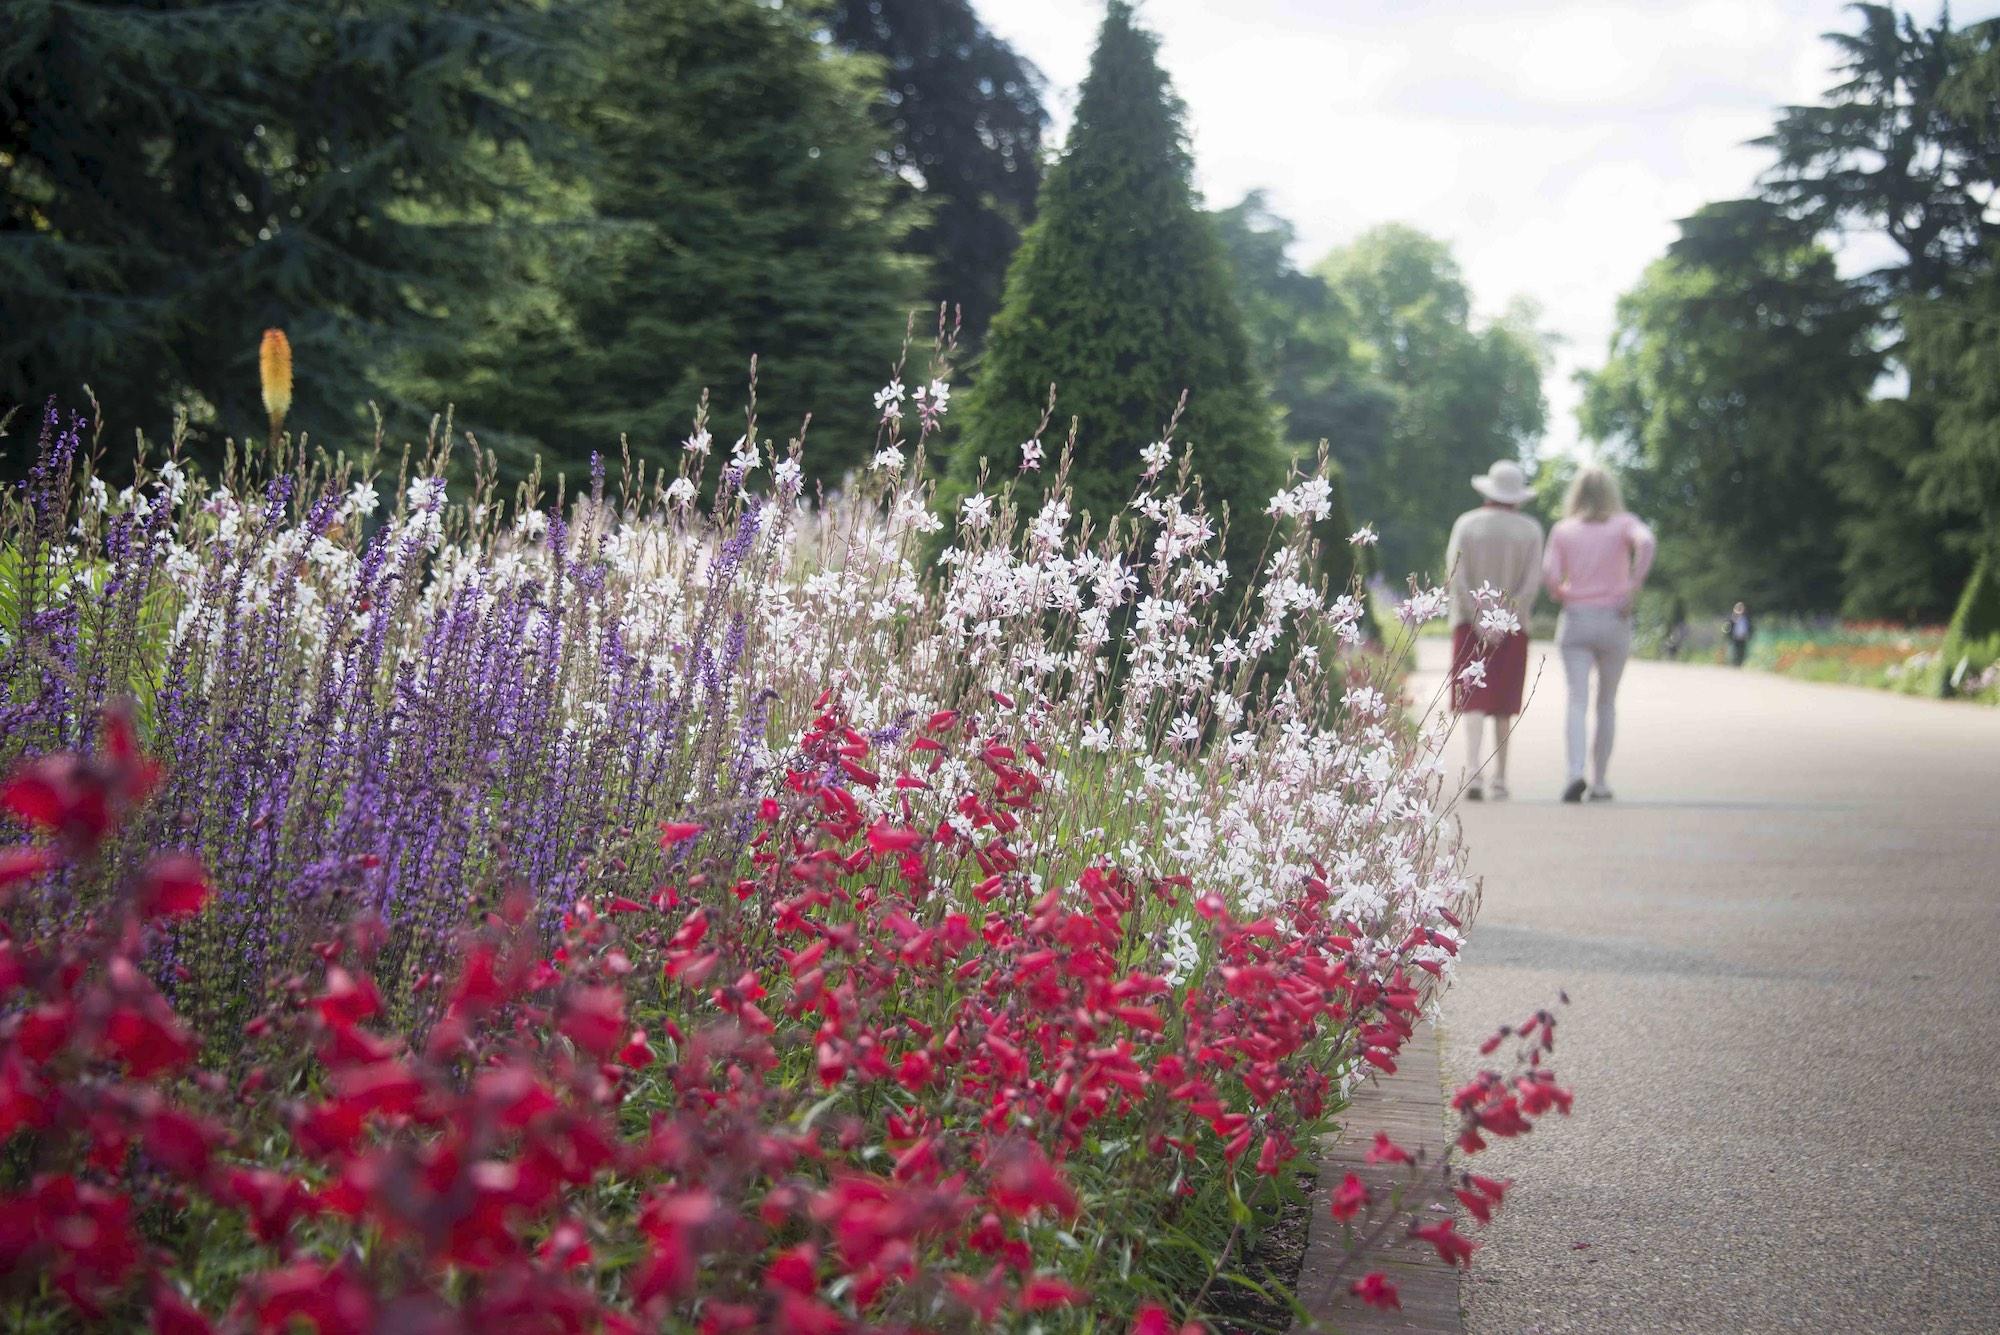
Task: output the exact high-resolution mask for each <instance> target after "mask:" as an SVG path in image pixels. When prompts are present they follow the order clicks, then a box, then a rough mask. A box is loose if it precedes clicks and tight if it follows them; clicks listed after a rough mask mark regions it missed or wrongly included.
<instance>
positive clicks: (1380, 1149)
mask: <svg viewBox="0 0 2000 1335" xmlns="http://www.w3.org/2000/svg"><path fill="white" fill-rule="evenodd" d="M1363 1157H1364V1158H1365V1159H1366V1161H1367V1162H1369V1163H1409V1162H1411V1159H1410V1152H1409V1151H1408V1150H1406V1149H1404V1148H1403V1147H1402V1146H1401V1145H1398V1144H1397V1143H1396V1142H1395V1141H1393V1140H1391V1139H1389V1133H1388V1132H1386V1131H1377V1132H1376V1133H1375V1143H1374V1144H1373V1145H1370V1146H1369V1147H1368V1153H1367V1154H1366V1155H1365V1156H1363Z"/></svg>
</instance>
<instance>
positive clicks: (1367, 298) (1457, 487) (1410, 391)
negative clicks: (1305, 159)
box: [1316, 224, 1548, 571]
mask: <svg viewBox="0 0 2000 1335" xmlns="http://www.w3.org/2000/svg"><path fill="white" fill-rule="evenodd" d="M1316 272H1317V273H1318V275H1319V276H1320V277H1321V278H1322V279H1323V280H1324V281H1325V282H1326V283H1327V285H1328V286H1329V287H1330V288H1331V289H1332V290H1333V291H1334V293H1336V294H1337V295H1338V296H1339V297H1340V298H1341V299H1342V300H1343V301H1344V302H1345V303H1346V304H1347V306H1348V307H1349V309H1350V310H1352V312H1353V315H1354V321H1355V349H1356V357H1357V360H1358V361H1359V363H1360V365H1361V366H1362V367H1364V368H1366V371H1367V372H1368V375H1369V377H1370V379H1372V381H1373V382H1374V383H1375V385H1377V386H1379V389H1378V390H1377V393H1379V394H1380V395H1382V396H1383V397H1385V398H1386V400H1387V406H1388V414H1387V421H1386V424H1385V429H1384V430H1382V431H1381V432H1380V433H1379V434H1370V433H1368V432H1365V431H1363V432H1355V433H1349V434H1345V435H1342V434H1335V435H1332V436H1329V441H1330V442H1331V444H1332V446H1333V452H1334V457H1335V458H1336V459H1338V460H1339V461H1340V463H1341V466H1342V467H1343V468H1344V469H1345V470H1346V472H1347V479H1348V484H1349V486H1350V487H1351V488H1352V491H1353V500H1354V503H1355V505H1356V508H1357V509H1358V510H1359V511H1360V513H1361V514H1363V515H1364V516H1366V517H1367V518H1368V519H1369V520H1371V521H1373V522H1374V523H1375V524H1376V526H1377V528H1378V529H1379V530H1380V532H1381V535H1382V545H1381V552H1380V559H1381V562H1382V565H1383V567H1384V568H1385V569H1387V570H1392V571H1402V570H1432V571H1435V570H1436V568H1437V567H1438V565H1439V564H1440V563H1441V562H1442V560H1443V555H1444V535H1445V534H1446V533H1448V532H1449V531H1450V529H1451V521H1452V519H1453V518H1454V517H1455V516H1456V515H1458V514H1459V513H1460V512H1461V511H1463V510H1465V509H1466V507H1467V506H1469V505H1473V504H1476V503H1477V501H1478V497H1477V495H1476V494H1475V493H1474V492H1473V491H1472V490H1471V487H1470V482H1471V479H1472V478H1473V477H1474V476H1475V475H1476V474H1480V473H1484V472H1485V471H1486V469H1487V468H1488V467H1489V466H1490V465H1491V464H1492V463H1493V462H1494V461H1495V460H1498V459H1516V460H1519V461H1521V462H1522V463H1523V464H1532V463H1533V459H1534V449H1535V444H1536V442H1537V441H1538V440H1539V439H1540V437H1541V434H1542V430H1543V427H1544V425H1545V424H1546V419H1547V413H1548V405H1547V401H1546V400H1545V399H1544V397H1543V395H1542V370H1543V367H1544V365H1545V364H1546V359H1547V352H1546V347H1545V343H1544V340H1543V336H1542V335H1541V334H1540V332H1539V331H1538V329H1537V327H1536V326H1537V322H1538V313H1537V312H1536V311H1535V310H1534V309H1533V307H1532V306H1528V305H1526V304H1517V305H1516V306H1515V307H1514V308H1513V309H1512V310H1511V311H1510V312H1509V313H1508V315H1507V316H1506V317H1504V318H1503V319H1501V320H1498V321H1495V322H1494V323H1492V324H1489V325H1487V326H1485V327H1484V328H1475V327H1474V326H1473V323H1472V319H1471V294H1470V293H1469V292H1468V291H1467V289H1466V286H1465V281H1464V279H1463V277H1462V276H1461V275H1460V273H1459V269H1458V265H1457V262H1456V261H1455V260H1453V259H1452V256H1451V251H1450V249H1449V248H1448V247H1447V246H1446V245H1445V244H1444V243H1443V242H1442V241H1439V240H1437V239H1436V238H1434V237H1430V236H1426V235H1424V234H1423V233H1422V232H1419V231H1417V230H1416V229H1415V228H1411V227H1406V226H1403V225H1401V224H1388V225H1385V226H1381V227H1376V228H1372V229H1370V230H1369V231H1367V232H1365V233H1363V234H1362V235H1361V236H1360V237H1359V238H1357V239H1356V240H1355V241H1354V242H1353V244H1351V245H1348V246H1344V247H1342V248H1340V249H1339V250H1337V251H1335V252H1334V253H1333V254H1332V255H1329V256H1328V257H1327V258H1326V260H1325V261H1323V262H1322V263H1321V264H1320V266H1319V267H1318V269H1317V271H1316ZM1350 401H1351V402H1355V403H1359V402H1361V400H1358V399H1356V400H1350ZM1362 420H1363V421H1364V422H1365V421H1366V420H1367V419H1366V417H1365V416H1363V417H1362Z"/></svg>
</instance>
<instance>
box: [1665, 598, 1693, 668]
mask: <svg viewBox="0 0 2000 1335" xmlns="http://www.w3.org/2000/svg"><path fill="white" fill-rule="evenodd" d="M1687 642H1688V609H1687V604H1686V603H1684V602H1682V601H1681V600H1680V599H1679V598H1676V599H1674V605H1673V610H1672V611H1670V612H1668V613H1667V657H1668V658H1669V659H1676V660H1677V659H1679V658H1680V656H1681V650H1683V649H1685V648H1687Z"/></svg>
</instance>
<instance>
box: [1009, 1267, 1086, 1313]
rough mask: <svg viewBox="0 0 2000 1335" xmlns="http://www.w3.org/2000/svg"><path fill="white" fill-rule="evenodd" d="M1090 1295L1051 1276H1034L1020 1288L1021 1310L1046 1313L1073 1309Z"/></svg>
mask: <svg viewBox="0 0 2000 1335" xmlns="http://www.w3.org/2000/svg"><path fill="white" fill-rule="evenodd" d="M1089 1298H1090V1295H1089V1294H1088V1293H1086V1292H1084V1291H1083V1290H1082V1289H1079V1288H1078V1287H1076V1285H1074V1284H1071V1283H1068V1282H1067V1281H1065V1280H1060V1279H1057V1278H1056V1277H1055V1276H1053V1275H1036V1276H1035V1277H1034V1278H1033V1279H1030V1280H1029V1281H1028V1282H1027V1283H1026V1284H1023V1285H1022V1286H1021V1310H1022V1311H1023V1312H1046V1311H1047V1310H1049V1309H1050V1308H1052V1307H1075V1306H1077V1305H1078V1304H1079V1303H1082V1302H1085V1301H1087V1300H1088V1299H1089Z"/></svg>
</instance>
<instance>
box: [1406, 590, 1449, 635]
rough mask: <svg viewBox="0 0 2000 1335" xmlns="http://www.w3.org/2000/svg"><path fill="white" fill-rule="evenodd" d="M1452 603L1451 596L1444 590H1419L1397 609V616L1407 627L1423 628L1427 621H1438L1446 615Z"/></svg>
mask: <svg viewBox="0 0 2000 1335" xmlns="http://www.w3.org/2000/svg"><path fill="white" fill-rule="evenodd" d="M1450 603H1451V595H1450V594H1449V593H1447V592H1445V590H1443V589H1419V590H1418V591H1417V592H1415V593H1413V594H1411V595H1410V596H1409V597H1408V598H1406V599H1404V600H1403V605H1402V606H1401V607H1399V608H1397V609H1396V615H1397V616H1399V617H1401V618H1402V619H1403V624H1404V625H1406V626H1421V625H1423V624H1424V623H1425V622H1426V621H1436V620H1437V619H1438V618H1439V617H1441V616H1443V615H1444V611H1445V608H1446V607H1447V606H1449V605H1450Z"/></svg>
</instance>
